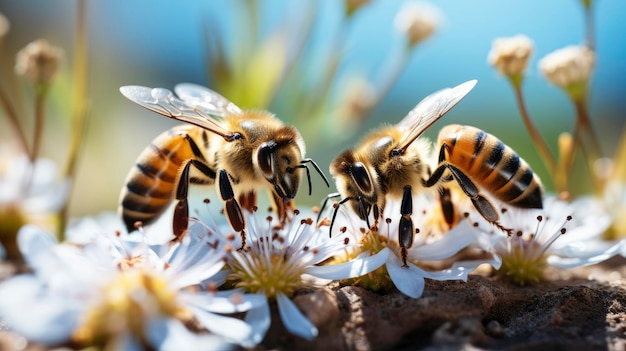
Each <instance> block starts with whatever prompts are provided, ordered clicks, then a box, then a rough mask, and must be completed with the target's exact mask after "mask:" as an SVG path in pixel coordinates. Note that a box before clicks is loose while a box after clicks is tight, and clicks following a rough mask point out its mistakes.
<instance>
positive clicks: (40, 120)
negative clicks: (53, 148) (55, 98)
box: [30, 83, 49, 163]
mask: <svg viewBox="0 0 626 351" xmlns="http://www.w3.org/2000/svg"><path fill="white" fill-rule="evenodd" d="M48 88H49V85H48V84H47V83H40V84H37V86H36V87H35V130H34V133H33V149H32V152H31V154H30V161H31V163H34V162H35V160H36V159H37V157H39V151H40V149H41V138H42V135H43V129H44V122H45V120H46V118H45V117H46V109H45V105H46V97H47V96H48Z"/></svg>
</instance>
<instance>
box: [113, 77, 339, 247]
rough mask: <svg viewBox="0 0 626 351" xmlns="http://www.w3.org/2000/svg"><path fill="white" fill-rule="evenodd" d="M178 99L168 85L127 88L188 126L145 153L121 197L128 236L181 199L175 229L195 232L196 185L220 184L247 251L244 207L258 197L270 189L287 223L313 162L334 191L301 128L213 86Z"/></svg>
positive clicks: (188, 90)
mask: <svg viewBox="0 0 626 351" xmlns="http://www.w3.org/2000/svg"><path fill="white" fill-rule="evenodd" d="M174 90H175V92H176V94H177V95H178V97H176V96H174V94H173V93H172V92H171V91H169V90H167V89H164V88H154V89H151V88H147V87H142V86H124V87H121V88H120V91H121V93H122V94H123V95H124V96H125V97H127V98H128V99H130V100H131V101H133V102H135V103H137V104H139V105H141V106H142V107H145V108H147V109H149V110H151V111H154V112H156V113H158V114H161V115H164V116H166V117H169V118H173V119H175V120H178V121H181V122H186V124H183V125H180V126H176V127H174V128H172V129H170V130H168V131H166V132H164V133H162V134H161V135H159V136H158V137H157V138H156V139H154V140H153V142H152V143H151V144H150V145H149V146H148V147H147V148H146V149H145V150H143V152H142V153H141V154H140V155H139V157H138V158H137V161H136V163H135V165H134V167H133V168H132V169H131V170H130V172H129V174H128V176H127V179H126V184H125V186H124V187H123V189H122V191H121V194H120V206H119V212H120V215H121V217H122V219H123V221H124V223H125V224H126V226H127V227H128V229H129V231H130V230H132V229H133V228H134V226H135V223H137V222H138V221H139V222H142V223H144V224H148V223H150V222H152V221H154V220H155V219H156V218H157V217H159V216H160V215H161V214H162V213H163V212H164V211H165V210H166V209H167V207H169V205H170V204H171V203H172V201H174V200H176V205H175V208H174V216H173V224H172V226H173V232H174V235H175V237H176V238H177V239H179V238H181V237H182V236H183V234H184V233H185V231H186V229H187V227H188V217H189V205H188V201H187V196H188V189H189V185H190V184H205V185H210V184H215V186H216V188H217V192H218V193H219V194H220V197H221V199H222V201H223V202H224V213H225V214H226V217H227V218H228V221H229V223H230V225H231V227H232V228H233V229H234V230H235V231H236V232H240V233H241V237H242V248H243V247H244V246H245V226H246V225H245V218H244V216H243V213H242V210H241V208H244V209H247V210H250V211H252V210H253V209H254V208H255V207H256V192H257V190H258V189H259V188H266V189H267V190H268V191H269V193H270V194H271V195H270V198H271V201H272V203H273V207H274V209H275V210H276V212H277V213H278V217H279V218H280V219H281V220H282V221H283V222H284V221H285V220H286V218H287V217H288V215H289V212H290V211H293V209H294V207H293V201H292V200H293V198H294V197H295V196H296V193H297V191H298V187H299V185H300V180H301V178H302V170H303V169H304V170H306V176H307V179H308V185H309V195H310V194H311V174H310V171H309V168H308V165H309V164H310V165H313V167H314V168H315V170H316V171H317V172H318V173H319V174H320V175H321V177H322V179H323V180H324V182H325V183H326V185H327V186H329V183H328V180H327V179H326V176H325V175H324V174H323V172H322V171H321V169H320V168H319V166H318V165H317V164H316V163H315V162H314V161H313V160H311V159H309V158H304V155H305V144H304V140H303V139H302V136H301V135H300V133H299V132H298V130H297V129H296V128H294V127H292V126H288V125H285V124H283V123H282V122H281V121H280V120H279V119H278V118H276V117H275V116H274V115H273V114H272V113H270V112H267V111H263V110H256V111H255V110H252V111H244V110H242V109H240V108H239V107H238V106H236V105H235V104H233V103H232V102H230V101H228V100H227V99H226V98H225V97H223V96H221V95H220V94H218V93H216V92H215V91H212V90H210V89H208V88H205V87H202V86H199V85H195V84H189V83H183V84H178V85H177V86H176V87H175V89H174Z"/></svg>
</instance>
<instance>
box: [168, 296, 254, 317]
mask: <svg viewBox="0 0 626 351" xmlns="http://www.w3.org/2000/svg"><path fill="white" fill-rule="evenodd" d="M221 293H222V294H220V296H216V294H213V293H208V292H193V293H192V292H186V291H181V292H180V293H179V297H180V299H181V301H184V302H185V303H187V304H191V305H193V306H195V307H198V308H201V309H203V310H206V311H209V312H213V313H222V314H226V313H237V312H245V311H247V310H249V309H252V308H256V307H259V306H261V305H262V304H263V303H265V301H266V299H265V297H264V296H260V295H258V294H243V293H241V292H239V291H232V292H230V294H223V293H224V292H221ZM234 294H238V295H239V296H237V297H236V300H237V302H238V303H237V304H235V303H234V302H233V301H234V298H233V296H232V295H234Z"/></svg>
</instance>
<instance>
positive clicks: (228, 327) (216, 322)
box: [188, 306, 252, 346]
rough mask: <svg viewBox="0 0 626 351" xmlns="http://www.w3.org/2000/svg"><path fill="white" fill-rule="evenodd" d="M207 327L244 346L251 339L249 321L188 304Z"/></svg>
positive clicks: (199, 320)
mask: <svg viewBox="0 0 626 351" xmlns="http://www.w3.org/2000/svg"><path fill="white" fill-rule="evenodd" d="M188 307H189V308H190V309H191V310H192V311H193V313H194V315H195V316H196V318H197V319H198V322H200V323H201V324H202V325H204V327H205V328H207V329H208V330H210V331H211V332H212V333H215V334H217V335H219V336H222V337H224V338H226V339H227V340H228V341H230V342H234V343H238V344H242V345H244V346H246V345H245V343H246V341H247V340H250V335H251V334H252V328H251V326H250V325H248V323H246V322H244V321H242V320H239V319H236V318H232V317H225V316H220V315H218V314H213V313H210V312H206V311H204V310H202V309H200V308H197V307H193V306H188Z"/></svg>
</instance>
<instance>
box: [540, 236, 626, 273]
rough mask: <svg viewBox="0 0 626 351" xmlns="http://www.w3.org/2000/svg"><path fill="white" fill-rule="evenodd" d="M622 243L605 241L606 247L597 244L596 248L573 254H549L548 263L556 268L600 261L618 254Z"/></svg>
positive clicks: (622, 247)
mask: <svg viewBox="0 0 626 351" xmlns="http://www.w3.org/2000/svg"><path fill="white" fill-rule="evenodd" d="M624 243H625V242H624V241H619V242H617V243H615V242H614V243H607V246H609V247H608V248H607V247H603V245H598V246H597V247H596V250H588V251H586V252H584V253H579V254H578V255H575V256H557V255H551V256H549V257H548V264H550V265H552V266H555V267H558V268H575V267H583V266H589V265H592V264H596V263H600V262H603V261H606V260H608V259H609V258H611V257H613V256H615V255H618V254H620V252H622V251H623V250H624ZM608 244H612V245H608Z"/></svg>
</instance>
